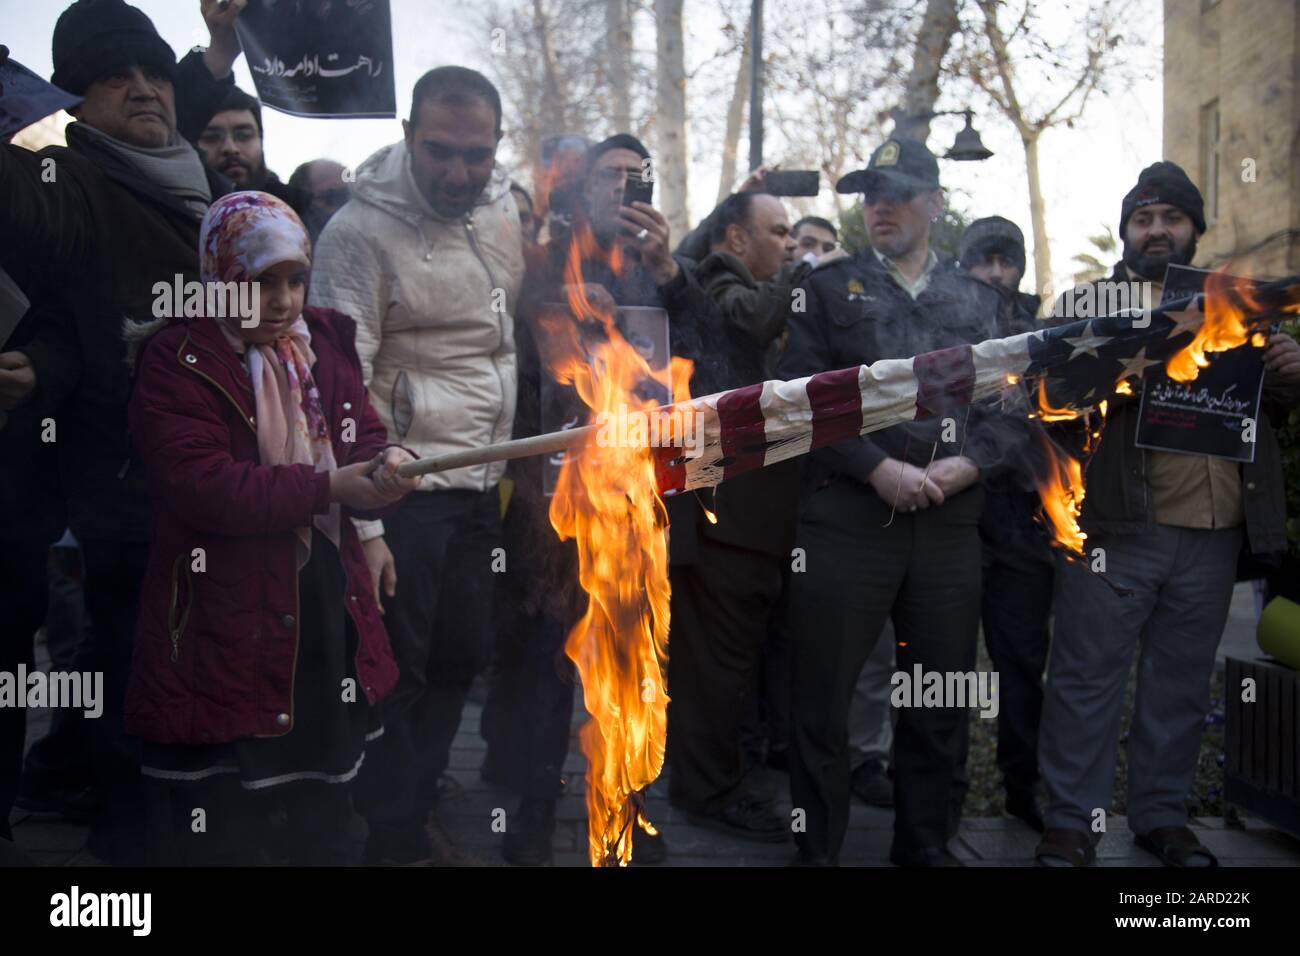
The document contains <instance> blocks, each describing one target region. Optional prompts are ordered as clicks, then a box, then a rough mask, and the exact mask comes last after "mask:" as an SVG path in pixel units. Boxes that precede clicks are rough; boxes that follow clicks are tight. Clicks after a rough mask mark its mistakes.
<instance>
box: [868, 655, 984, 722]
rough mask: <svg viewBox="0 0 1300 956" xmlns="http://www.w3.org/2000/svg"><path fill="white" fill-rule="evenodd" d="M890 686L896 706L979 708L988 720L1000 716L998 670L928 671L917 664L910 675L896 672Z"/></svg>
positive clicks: (890, 697) (892, 700)
mask: <svg viewBox="0 0 1300 956" xmlns="http://www.w3.org/2000/svg"><path fill="white" fill-rule="evenodd" d="M889 683H890V684H892V685H893V687H894V690H893V691H892V692H891V693H890V695H889V702H890V703H891V704H892V705H893V706H895V707H978V708H979V711H980V716H981V717H983V718H984V719H985V720H992V719H993V718H994V717H996V716H997V715H998V709H999V705H998V672H997V671H926V670H922V668H921V665H920V664H914V665H912V672H911V673H910V674H909V673H908V672H907V671H895V672H894V676H893V677H891V678H890V679H889Z"/></svg>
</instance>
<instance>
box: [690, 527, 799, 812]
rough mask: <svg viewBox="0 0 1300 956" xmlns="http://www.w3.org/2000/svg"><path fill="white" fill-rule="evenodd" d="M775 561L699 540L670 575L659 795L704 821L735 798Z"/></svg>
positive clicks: (775, 591) (778, 563) (777, 580)
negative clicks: (663, 784) (664, 791)
mask: <svg viewBox="0 0 1300 956" xmlns="http://www.w3.org/2000/svg"><path fill="white" fill-rule="evenodd" d="M782 564H783V559H782V558H780V557H776V556H773V555H769V554H764V553H762V552H759V551H751V550H748V549H745V548H737V547H732V546H731V545H727V544H722V543H720V542H717V541H713V540H711V539H709V538H706V537H704V536H701V537H700V540H699V544H698V552H697V556H696V558H695V560H694V561H693V562H692V563H690V564H684V565H673V566H671V567H670V568H669V575H670V581H671V584H672V603H671V610H672V631H671V633H670V634H669V638H668V696H669V704H668V753H667V762H668V768H669V778H668V796H669V799H670V800H671V801H672V802H673V803H674V804H675V805H677V806H680V807H683V808H684V809H687V810H690V811H693V812H696V813H705V814H713V813H717V812H718V811H720V810H722V809H723V808H724V807H725V806H727V804H729V803H731V802H733V801H734V800H736V799H738V798H739V797H741V796H742V795H743V778H744V774H745V766H746V761H745V758H744V755H743V753H742V747H741V727H742V724H743V723H744V721H745V720H746V718H747V716H748V715H749V704H750V702H751V700H752V696H751V695H752V694H753V689H754V686H755V683H756V680H757V678H758V667H759V661H760V658H761V652H762V648H763V644H764V642H765V641H766V639H767V634H768V622H769V620H770V619H771V617H772V613H773V611H774V609H775V608H776V606H777V602H778V601H779V600H780V597H781V567H782Z"/></svg>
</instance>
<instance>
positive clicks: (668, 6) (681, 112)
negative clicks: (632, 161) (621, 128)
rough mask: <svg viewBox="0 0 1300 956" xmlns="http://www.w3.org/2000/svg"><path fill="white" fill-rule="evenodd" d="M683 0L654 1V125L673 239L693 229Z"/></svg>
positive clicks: (664, 205)
mask: <svg viewBox="0 0 1300 956" xmlns="http://www.w3.org/2000/svg"><path fill="white" fill-rule="evenodd" d="M682 2H683V0H654V10H655V30H656V34H657V42H656V47H657V51H658V55H657V59H656V70H655V73H656V77H655V101H656V104H657V109H656V114H657V115H656V117H655V125H656V127H657V130H658V146H659V149H658V156H656V157H655V167H656V178H657V179H658V180H659V186H660V192H659V199H660V207H659V208H660V211H661V212H662V213H663V215H664V218H665V219H667V220H668V227H669V229H670V230H671V234H672V240H676V239H680V238H681V237H682V236H684V235H686V233H687V232H688V231H689V230H690V215H689V213H688V212H687V210H688V209H689V203H688V196H687V191H686V174H687V167H686V54H685V50H684V47H683V41H682Z"/></svg>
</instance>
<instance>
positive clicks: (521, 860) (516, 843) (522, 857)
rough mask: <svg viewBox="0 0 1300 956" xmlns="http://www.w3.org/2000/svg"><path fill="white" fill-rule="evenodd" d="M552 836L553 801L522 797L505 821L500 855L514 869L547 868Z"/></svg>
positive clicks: (553, 822)
mask: <svg viewBox="0 0 1300 956" xmlns="http://www.w3.org/2000/svg"><path fill="white" fill-rule="evenodd" d="M554 835H555V801H554V800H529V799H527V798H525V799H524V800H523V801H521V802H520V804H519V809H518V810H517V811H515V815H514V816H513V817H510V818H509V819H508V820H507V823H506V838H505V840H503V841H502V843H501V855H502V856H503V857H505V858H506V862H507V863H513V864H514V865H515V866H546V865H547V864H549V863H550V862H551V838H552V837H553V836H554Z"/></svg>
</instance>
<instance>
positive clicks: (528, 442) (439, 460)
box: [397, 425, 599, 478]
mask: <svg viewBox="0 0 1300 956" xmlns="http://www.w3.org/2000/svg"><path fill="white" fill-rule="evenodd" d="M598 427H599V426H597V425H586V426H584V427H582V428H570V429H568V430H567V431H562V432H549V433H548V434H545V435H534V436H532V437H531V438H516V439H515V440H514V441H503V442H498V443H497V444H495V445H484V446H483V447H482V448H468V449H466V450H465V451H451V452H447V454H445V455H435V456H434V457H433V458H421V459H420V460H419V461H408V462H406V464H404V465H398V466H397V473H398V474H399V475H401V476H402V477H403V478H412V477H415V476H417V475H429V474H433V473H434V472H439V471H451V470H452V469H454V468H468V467H470V466H471V465H485V464H487V463H488V462H492V461H509V460H510V459H512V458H528V457H529V456H531V455H551V454H554V453H555V452H557V451H568V450H569V449H570V448H576V447H578V446H580V445H582V444H584V443H585V442H586V441H587V436H588V435H590V434H591V433H592V432H593V431H595V430H596V428H598Z"/></svg>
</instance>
